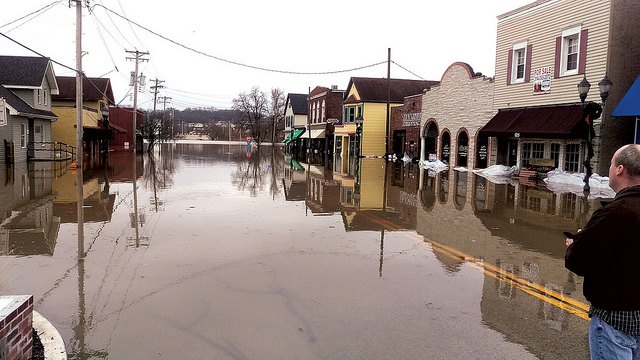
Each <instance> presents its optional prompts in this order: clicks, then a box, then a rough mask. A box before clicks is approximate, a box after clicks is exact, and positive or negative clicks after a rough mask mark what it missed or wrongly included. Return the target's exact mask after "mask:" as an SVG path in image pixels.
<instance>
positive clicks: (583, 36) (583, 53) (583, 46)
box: [578, 29, 588, 74]
mask: <svg viewBox="0 0 640 360" xmlns="http://www.w3.org/2000/svg"><path fill="white" fill-rule="evenodd" d="M587 33H588V30H587V29H582V31H580V53H579V54H578V74H584V70H585V68H586V67H587Z"/></svg>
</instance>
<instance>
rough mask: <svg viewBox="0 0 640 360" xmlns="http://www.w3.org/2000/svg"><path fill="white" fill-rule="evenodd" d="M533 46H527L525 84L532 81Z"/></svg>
mask: <svg viewBox="0 0 640 360" xmlns="http://www.w3.org/2000/svg"><path fill="white" fill-rule="evenodd" d="M532 48H533V45H527V60H526V65H525V67H524V82H527V83H528V82H530V81H531V49H532Z"/></svg>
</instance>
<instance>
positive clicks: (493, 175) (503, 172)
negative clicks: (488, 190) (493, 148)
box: [473, 165, 516, 184]
mask: <svg viewBox="0 0 640 360" xmlns="http://www.w3.org/2000/svg"><path fill="white" fill-rule="evenodd" d="M515 171H516V167H515V166H512V167H509V166H506V165H492V166H489V167H488V168H486V169H478V170H473V173H474V174H476V175H478V176H482V177H483V178H486V179H487V180H489V181H491V182H492V183H494V184H513V182H514V181H515V180H514V179H512V178H511V176H512V175H513V173H514V172H515Z"/></svg>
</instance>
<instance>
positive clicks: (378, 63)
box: [93, 4, 387, 75]
mask: <svg viewBox="0 0 640 360" xmlns="http://www.w3.org/2000/svg"><path fill="white" fill-rule="evenodd" d="M95 7H101V8H103V9H104V10H105V11H107V12H109V13H111V14H113V15H115V16H117V17H120V18H121V19H123V20H125V21H127V22H129V23H130V24H133V25H135V26H137V27H139V28H141V29H143V30H145V31H147V32H149V33H151V34H153V35H155V36H157V37H159V38H161V39H163V40H165V41H168V42H170V43H172V44H174V45H177V46H179V47H181V48H183V49H186V50H189V51H191V52H194V53H196V54H200V55H202V56H205V57H208V58H211V59H215V60H218V61H222V62H225V63H228V64H232V65H237V66H241V67H245V68H250V69H254V70H261V71H267V72H273V73H280V74H291V75H331V74H340V73H346V72H353V71H358V70H362V69H367V68H370V67H374V66H378V65H381V64H384V63H386V62H387V61H386V60H385V61H380V62H377V63H374V64H370V65H364V66H359V67H355V68H351V69H344V70H336V71H317V72H304V71H289V70H279V69H270V68H265V67H260V66H255V65H249V64H245V63H241V62H237V61H233V60H228V59H224V58H221V57H218V56H215V55H211V54H208V53H206V52H204V51H201V50H197V49H195V48H192V47H190V46H187V45H184V44H182V43H180V42H178V41H175V40H173V39H170V38H168V37H166V36H164V35H161V34H159V33H158V32H155V31H153V30H151V29H149V28H147V27H144V26H142V25H140V24H138V23H137V22H135V21H133V20H130V19H128V18H127V17H125V16H123V15H120V14H118V13H117V12H115V11H113V10H111V9H109V8H107V7H106V6H104V5H102V4H95V5H94V6H93V8H95Z"/></svg>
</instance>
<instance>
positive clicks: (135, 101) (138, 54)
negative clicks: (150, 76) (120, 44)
mask: <svg viewBox="0 0 640 360" xmlns="http://www.w3.org/2000/svg"><path fill="white" fill-rule="evenodd" d="M125 51H126V52H127V53H130V54H135V55H136V56H135V58H131V57H127V60H135V62H136V70H135V75H134V82H133V126H132V131H131V133H132V135H131V136H132V146H133V154H135V153H136V147H137V142H136V132H137V115H138V64H139V63H140V62H141V61H149V59H143V58H142V56H145V55H149V53H148V52H143V51H138V50H135V51H129V50H125Z"/></svg>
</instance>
